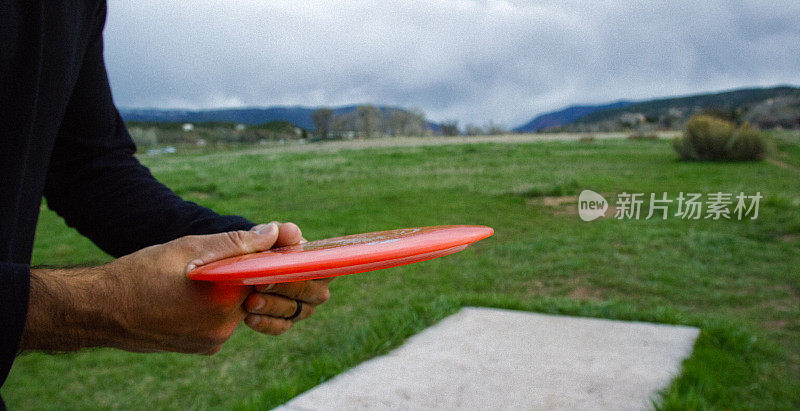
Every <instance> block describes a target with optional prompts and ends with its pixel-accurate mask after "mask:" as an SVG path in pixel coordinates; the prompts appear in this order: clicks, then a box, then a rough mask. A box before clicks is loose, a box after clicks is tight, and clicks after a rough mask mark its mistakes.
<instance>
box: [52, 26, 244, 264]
mask: <svg viewBox="0 0 800 411" xmlns="http://www.w3.org/2000/svg"><path fill="white" fill-rule="evenodd" d="M134 151H135V147H134V144H133V141H132V140H131V137H130V135H129V134H128V131H127V129H126V128H125V125H124V123H123V122H122V119H121V118H120V116H119V113H118V112H117V109H116V107H115V106H114V103H113V101H112V98H111V90H110V88H109V86H108V78H107V76H106V68H105V65H104V63H103V38H102V36H101V33H100V30H98V31H97V33H96V35H95V38H94V39H92V41H91V42H90V43H89V46H88V48H87V51H86V54H85V57H84V59H83V65H82V68H81V70H80V74H79V76H78V79H77V83H76V84H75V89H74V91H73V94H72V96H71V98H70V100H69V105H68V106H67V110H66V113H65V115H64V119H63V120H62V122H61V128H60V130H59V133H58V136H57V137H56V141H55V147H54V148H53V155H52V157H51V160H50V171H49V172H48V174H47V182H46V184H45V188H44V196H45V197H46V198H47V204H48V206H49V207H50V208H51V209H52V210H54V211H56V212H57V213H58V214H59V215H61V216H62V217H64V219H65V220H66V222H67V224H68V225H70V226H72V227H75V228H76V229H77V230H78V231H79V232H80V233H81V234H83V235H85V236H86V237H89V238H90V239H91V240H92V241H93V242H94V243H95V244H97V245H98V246H99V247H100V248H102V249H103V250H105V251H106V252H108V253H109V254H111V255H114V256H120V255H124V254H128V253H130V252H132V251H135V250H138V249H141V248H143V247H146V246H148V245H152V244H160V243H164V242H167V241H170V240H172V239H175V238H178V237H181V236H184V235H189V234H211V233H218V232H221V231H229V230H238V229H248V228H250V227H252V225H253V224H252V223H250V222H249V221H247V220H245V219H243V218H241V217H235V216H227V217H223V216H220V215H218V214H216V213H214V212H213V211H211V210H209V209H207V208H204V207H200V206H198V205H197V204H195V203H191V202H188V201H184V200H182V199H181V198H179V197H178V196H176V195H175V194H174V193H173V192H172V191H171V190H170V189H168V188H167V187H165V186H164V185H162V184H161V183H159V182H158V181H156V180H155V179H154V178H153V176H152V175H151V174H150V172H149V171H148V170H147V168H145V167H144V166H142V165H141V164H140V163H139V161H138V160H136V158H134V157H133V153H134Z"/></svg>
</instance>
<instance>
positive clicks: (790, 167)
mask: <svg viewBox="0 0 800 411" xmlns="http://www.w3.org/2000/svg"><path fill="white" fill-rule="evenodd" d="M766 160H767V163H770V164H772V165H775V166H778V167H780V168H783V169H786V170H792V171H794V172H796V173H797V174H800V167H796V166H793V165H791V164H789V163H787V162H785V161H781V160H777V159H774V158H768V159H766Z"/></svg>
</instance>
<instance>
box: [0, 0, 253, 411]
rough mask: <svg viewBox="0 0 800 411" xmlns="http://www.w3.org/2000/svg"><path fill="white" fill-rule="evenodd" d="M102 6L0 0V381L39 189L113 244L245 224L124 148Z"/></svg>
mask: <svg viewBox="0 0 800 411" xmlns="http://www.w3.org/2000/svg"><path fill="white" fill-rule="evenodd" d="M105 15H106V2H105V1H102V0H24V1H23V0H0V386H2V383H3V382H4V381H5V379H6V376H7V375H8V371H9V370H10V367H11V364H12V363H13V360H14V357H15V356H16V353H17V350H18V345H19V340H20V336H21V335H22V332H23V328H24V325H25V317H26V313H27V308H28V306H29V305H34V304H36V301H28V296H29V283H30V268H29V264H30V258H31V251H32V248H33V239H34V233H35V231H36V222H37V219H38V214H39V207H40V205H41V203H42V197H43V195H44V196H46V198H47V203H48V207H50V208H51V209H53V210H55V211H56V212H57V213H58V214H59V215H61V216H62V217H63V218H64V219H65V221H66V223H67V224H68V225H70V226H72V227H75V228H76V229H77V230H78V231H79V232H81V233H82V234H83V235H85V236H87V237H89V238H90V239H91V240H92V241H93V242H94V243H95V244H97V245H98V246H99V247H100V248H102V249H103V250H105V251H107V252H108V253H109V254H111V255H114V256H119V255H123V254H127V253H130V252H133V251H135V250H138V249H140V248H143V247H146V246H149V245H153V244H159V243H163V242H166V241H169V240H172V239H175V238H178V237H181V236H184V235H189V234H210V233H216V232H221V231H228V230H237V229H249V228H250V227H252V226H253V223H251V222H249V221H247V220H246V219H244V218H241V217H237V216H220V215H218V214H216V213H214V212H213V211H211V210H209V209H207V208H204V207H200V206H198V205H197V204H194V203H191V202H187V201H184V200H182V199H181V198H179V197H178V196H176V195H175V194H174V193H173V192H172V191H170V190H169V189H168V188H167V187H165V186H164V185H162V184H160V183H159V182H158V181H156V180H155V179H154V178H153V176H152V175H151V174H150V172H149V171H148V170H147V168H146V167H144V166H143V165H141V164H140V163H139V162H138V161H137V160H136V158H135V157H134V156H133V154H134V152H135V146H134V144H133V142H132V140H131V138H130V136H129V134H128V132H127V130H126V129H125V125H124V124H123V122H122V120H121V118H120V116H119V113H118V112H117V109H116V107H115V106H114V103H113V100H112V97H111V90H110V87H109V84H108V78H107V74H106V69H105V64H104V62H103V40H102V30H103V26H104V24H105ZM3 408H4V406H3V403H2V399H0V410H2V409H3Z"/></svg>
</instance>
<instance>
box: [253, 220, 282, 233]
mask: <svg viewBox="0 0 800 411" xmlns="http://www.w3.org/2000/svg"><path fill="white" fill-rule="evenodd" d="M253 229H255V231H256V234H260V235H264V234H271V233H272V232H274V231H277V230H278V225H277V224H275V223H269V224H260V225H257V226H255V227H253Z"/></svg>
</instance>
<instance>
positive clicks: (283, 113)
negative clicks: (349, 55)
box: [120, 105, 441, 132]
mask: <svg viewBox="0 0 800 411" xmlns="http://www.w3.org/2000/svg"><path fill="white" fill-rule="evenodd" d="M376 107H377V108H378V109H380V110H381V111H382V112H384V113H390V112H392V111H396V110H399V111H407V110H405V109H403V108H400V107H392V106H376ZM316 109H317V107H302V106H294V107H283V106H278V107H264V108H258V107H246V108H228V109H211V110H175V109H133V108H122V109H120V115H122V118H123V119H124V120H125V121H140V122H164V123H207V122H224V123H238V124H247V125H259V124H266V123H269V122H272V121H288V122H290V123H292V124H294V125H295V126H297V127H300V128H304V129H306V130H313V129H314V121H312V119H311V114H312V113H314V111H315V110H316ZM332 109H333V113H334V115H337V116H341V115H345V114H351V113H354V112H356V110H357V109H358V106H357V105H351V106H341V107H335V108H332ZM428 127H429V128H430V129H432V130H433V131H434V132H438V131H440V130H441V128H440V126H439V125H438V124H436V123H433V122H428Z"/></svg>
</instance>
